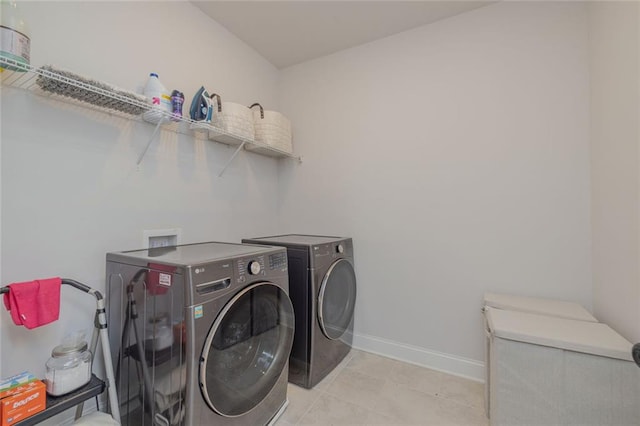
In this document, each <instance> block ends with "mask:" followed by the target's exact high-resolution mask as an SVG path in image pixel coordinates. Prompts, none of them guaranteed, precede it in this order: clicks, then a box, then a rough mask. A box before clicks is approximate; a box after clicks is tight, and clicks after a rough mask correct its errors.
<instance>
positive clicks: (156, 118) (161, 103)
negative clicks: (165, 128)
mask: <svg viewBox="0 0 640 426" xmlns="http://www.w3.org/2000/svg"><path fill="white" fill-rule="evenodd" d="M143 94H144V95H145V96H146V97H147V98H149V99H150V100H151V103H152V104H153V107H152V109H150V110H149V111H146V112H145V113H144V114H142V118H143V119H144V120H145V121H148V122H150V123H154V124H156V123H158V122H160V121H161V120H162V121H169V118H170V117H171V113H172V112H173V109H172V107H171V94H170V93H169V91H168V90H167V88H166V87H164V85H163V84H162V83H161V82H160V79H159V78H158V74H156V73H153V72H152V73H151V74H149V80H147V84H146V85H145V86H144V92H143Z"/></svg>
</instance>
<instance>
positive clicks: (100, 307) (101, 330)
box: [0, 278, 120, 425]
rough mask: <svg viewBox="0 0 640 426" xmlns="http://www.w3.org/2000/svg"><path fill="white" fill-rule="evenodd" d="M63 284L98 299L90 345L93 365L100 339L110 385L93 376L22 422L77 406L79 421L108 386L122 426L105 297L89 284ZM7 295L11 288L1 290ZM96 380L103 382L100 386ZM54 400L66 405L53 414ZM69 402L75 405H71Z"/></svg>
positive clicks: (68, 281)
mask: <svg viewBox="0 0 640 426" xmlns="http://www.w3.org/2000/svg"><path fill="white" fill-rule="evenodd" d="M61 283H62V284H66V285H69V286H71V287H74V288H76V289H78V290H80V291H82V292H84V293H88V294H89V295H91V296H93V297H95V299H96V314H95V317H94V330H93V335H92V336H91V344H90V348H91V354H92V359H91V361H92V362H93V357H95V354H96V348H97V346H98V340H100V342H101V346H102V355H103V358H104V368H105V375H106V382H103V381H102V380H100V379H98V378H97V377H95V376H94V375H93V374H92V377H91V381H90V382H89V383H88V384H87V385H85V386H84V387H82V388H81V389H79V390H77V391H75V392H72V393H70V394H68V395H63V396H60V397H57V398H56V397H50V396H49V395H47V408H46V409H45V411H44V412H41V413H38V414H35V415H34V416H32V417H29V418H27V419H24V420H23V421H22V422H20V425H23V424H24V425H31V424H36V423H38V422H39V421H42V420H43V419H45V418H49V417H51V416H53V415H55V414H58V413H59V412H61V411H64V410H66V409H67V408H70V407H73V406H74V405H75V406H76V415H75V419H76V420H78V419H79V418H80V417H81V416H82V408H83V404H84V401H85V400H87V399H89V398H92V397H93V396H95V395H98V394H100V393H102V392H103V391H104V389H105V387H106V388H107V396H108V399H109V408H110V410H111V416H112V417H113V419H114V420H115V421H116V422H118V423H120V406H119V403H118V395H117V393H116V381H115V376H114V373H113V364H112V362H111V349H110V347H109V338H108V335H107V315H106V311H105V302H104V297H102V294H101V293H100V292H99V291H97V290H94V289H93V288H91V287H89V286H88V285H85V284H82V283H80V282H78V281H75V280H72V279H68V278H62V279H61ZM7 292H9V287H0V294H2V293H7ZM94 379H95V380H94ZM96 380H97V381H98V382H100V383H97V382H96ZM92 383H93V386H91V385H92ZM98 389H99V392H97V393H96V394H93V393H92V392H94V391H95V390H98ZM85 392H87V393H85ZM72 395H75V397H71V396H72ZM50 398H52V401H55V404H56V406H62V408H60V409H57V408H53V407H52V410H51V411H50V410H49V408H50V407H49V404H50V402H49V401H50ZM69 400H70V401H73V402H68V401H69ZM62 401H64V404H62ZM32 419H33V420H32ZM37 419H39V420H37ZM32 421H33V423H32ZM16 424H18V423H16Z"/></svg>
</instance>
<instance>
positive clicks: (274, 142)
mask: <svg viewBox="0 0 640 426" xmlns="http://www.w3.org/2000/svg"><path fill="white" fill-rule="evenodd" d="M254 106H259V107H260V109H259V110H258V109H254V110H253V126H254V129H255V140H256V141H257V142H260V143H263V144H265V145H268V146H270V147H272V148H276V149H278V150H280V151H284V152H286V153H289V154H292V153H293V143H292V141H291V122H290V121H289V119H288V118H287V117H285V116H284V115H282V114H281V113H279V112H276V111H265V110H264V109H263V108H262V106H261V105H260V104H253V105H251V107H250V108H253V107H254Z"/></svg>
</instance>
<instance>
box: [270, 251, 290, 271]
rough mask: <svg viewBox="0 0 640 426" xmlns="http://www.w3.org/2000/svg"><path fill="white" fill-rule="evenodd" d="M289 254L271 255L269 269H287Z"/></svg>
mask: <svg viewBox="0 0 640 426" xmlns="http://www.w3.org/2000/svg"><path fill="white" fill-rule="evenodd" d="M287 266H288V265H287V253H286V252H282V253H276V254H271V255H269V269H271V270H274V269H287Z"/></svg>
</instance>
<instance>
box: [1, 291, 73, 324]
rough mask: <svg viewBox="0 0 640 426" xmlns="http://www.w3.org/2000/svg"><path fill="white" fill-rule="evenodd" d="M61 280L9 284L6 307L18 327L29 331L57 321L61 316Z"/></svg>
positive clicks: (5, 297)
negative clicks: (20, 326)
mask: <svg viewBox="0 0 640 426" xmlns="http://www.w3.org/2000/svg"><path fill="white" fill-rule="evenodd" d="M60 284H62V280H61V279H60V278H47V279H44V280H35V281H27V282H24V283H13V284H9V285H8V287H9V293H5V294H4V306H5V308H7V310H8V311H9V312H10V313H11V319H12V320H13V322H14V323H15V324H16V325H24V326H25V327H27V328H28V329H32V328H36V327H40V326H41V325H45V324H49V323H50V322H53V321H56V320H57V319H58V317H59V316H60Z"/></svg>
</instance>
